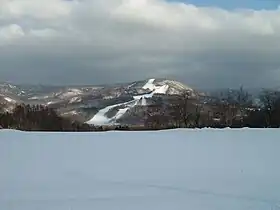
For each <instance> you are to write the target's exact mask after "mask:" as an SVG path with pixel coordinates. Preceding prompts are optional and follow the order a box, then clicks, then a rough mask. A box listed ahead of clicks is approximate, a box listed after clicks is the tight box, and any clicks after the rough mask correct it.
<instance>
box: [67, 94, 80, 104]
mask: <svg viewBox="0 0 280 210" xmlns="http://www.w3.org/2000/svg"><path fill="white" fill-rule="evenodd" d="M81 101H82V98H81V97H78V96H76V97H73V98H71V100H70V101H69V103H70V104H71V103H78V102H81Z"/></svg>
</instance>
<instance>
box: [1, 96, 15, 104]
mask: <svg viewBox="0 0 280 210" xmlns="http://www.w3.org/2000/svg"><path fill="white" fill-rule="evenodd" d="M4 99H5V100H6V101H8V102H10V103H17V101H16V100H14V99H11V98H9V97H4Z"/></svg>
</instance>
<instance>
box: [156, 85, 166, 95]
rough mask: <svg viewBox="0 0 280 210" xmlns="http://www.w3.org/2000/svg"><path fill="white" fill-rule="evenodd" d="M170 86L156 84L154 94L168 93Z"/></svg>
mask: <svg viewBox="0 0 280 210" xmlns="http://www.w3.org/2000/svg"><path fill="white" fill-rule="evenodd" d="M168 88H169V86H168V85H163V86H155V90H154V94H155V93H158V94H166V92H167V91H168Z"/></svg>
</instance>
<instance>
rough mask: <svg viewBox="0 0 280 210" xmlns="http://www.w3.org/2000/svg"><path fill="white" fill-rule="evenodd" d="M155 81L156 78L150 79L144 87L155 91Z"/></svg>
mask: <svg viewBox="0 0 280 210" xmlns="http://www.w3.org/2000/svg"><path fill="white" fill-rule="evenodd" d="M154 81H155V79H149V80H148V82H147V83H146V84H145V85H144V86H143V87H142V88H143V89H149V90H151V91H153V90H154V89H155V85H154Z"/></svg>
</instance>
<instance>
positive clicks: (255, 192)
mask: <svg viewBox="0 0 280 210" xmlns="http://www.w3.org/2000/svg"><path fill="white" fill-rule="evenodd" d="M279 161H280V130H246V129H244V130H230V129H226V130H174V131H160V132H141V133H140V132H139V133H138V132H134V133H130V132H108V133H84V134H81V133H69V134H62V133H57V134H55V133H53V134H46V133H22V132H16V131H0V170H1V171H0V209H1V210H177V209H180V210H276V209H280V207H278V206H280V164H279Z"/></svg>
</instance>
